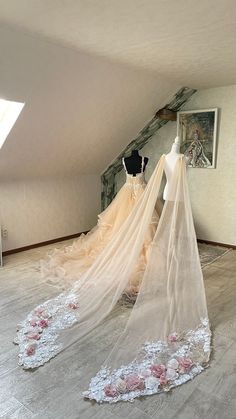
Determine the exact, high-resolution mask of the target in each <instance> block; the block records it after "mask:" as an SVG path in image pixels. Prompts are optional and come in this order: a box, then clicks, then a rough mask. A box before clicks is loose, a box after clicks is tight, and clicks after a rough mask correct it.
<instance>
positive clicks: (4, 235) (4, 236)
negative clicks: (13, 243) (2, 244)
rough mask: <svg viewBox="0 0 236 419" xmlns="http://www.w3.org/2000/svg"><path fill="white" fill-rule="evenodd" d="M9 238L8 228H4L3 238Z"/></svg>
mask: <svg viewBox="0 0 236 419" xmlns="http://www.w3.org/2000/svg"><path fill="white" fill-rule="evenodd" d="M7 237H8V231H7V228H6V227H3V228H2V238H3V239H7Z"/></svg>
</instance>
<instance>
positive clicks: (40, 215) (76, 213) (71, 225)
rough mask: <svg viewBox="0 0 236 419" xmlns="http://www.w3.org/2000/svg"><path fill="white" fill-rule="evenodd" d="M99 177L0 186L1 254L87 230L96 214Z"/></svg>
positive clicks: (28, 181)
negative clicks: (3, 237)
mask: <svg viewBox="0 0 236 419" xmlns="http://www.w3.org/2000/svg"><path fill="white" fill-rule="evenodd" d="M100 190H101V188H100V176H98V175H80V176H77V177H73V178H57V179H56V178H51V179H49V178H48V179H45V178H43V179H32V180H26V181H24V180H21V181H8V182H7V181H6V182H2V183H0V202H1V205H0V224H2V225H3V226H4V227H5V228H7V230H8V238H7V239H6V240H3V250H9V249H16V248H18V247H23V246H27V245H30V244H34V243H39V242H42V241H47V240H51V239H55V238H58V237H64V236H67V235H70V234H75V233H79V232H82V231H86V230H89V229H90V228H91V227H92V226H93V225H94V224H95V223H96V218H97V214H98V213H99V212H100Z"/></svg>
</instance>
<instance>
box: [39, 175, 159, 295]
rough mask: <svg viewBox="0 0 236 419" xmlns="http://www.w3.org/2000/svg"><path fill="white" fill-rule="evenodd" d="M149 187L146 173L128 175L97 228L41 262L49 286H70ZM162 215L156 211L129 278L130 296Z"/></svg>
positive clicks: (133, 291)
mask: <svg viewBox="0 0 236 419" xmlns="http://www.w3.org/2000/svg"><path fill="white" fill-rule="evenodd" d="M145 187H146V181H145V177H144V173H143V172H142V173H139V174H137V175H136V176H132V175H129V174H128V173H127V172H126V182H125V184H124V185H123V187H122V188H121V189H120V191H119V192H118V193H117V195H116V197H115V198H114V200H113V201H112V203H111V204H110V205H109V206H108V207H107V208H106V209H105V210H104V211H103V212H102V213H101V214H99V215H98V223H97V225H96V226H95V227H94V228H93V229H92V230H90V232H89V233H87V234H86V235H85V234H82V235H81V236H80V237H79V238H78V239H76V240H75V241H74V242H73V244H72V245H70V246H66V247H64V248H60V249H54V250H53V251H52V252H51V253H50V254H49V255H48V256H47V258H46V259H44V260H41V263H40V265H41V275H42V278H43V279H46V281H47V282H48V283H50V284H53V285H56V286H59V287H60V288H61V289H67V288H69V287H71V286H72V285H73V284H74V283H75V282H76V281H78V279H79V278H80V277H81V275H82V274H83V273H85V272H86V271H87V270H88V268H89V267H90V266H91V265H92V264H93V263H94V262H95V260H96V259H97V257H98V256H99V254H100V253H101V252H102V250H103V249H104V248H105V247H106V246H108V245H109V243H110V242H111V240H112V238H113V236H114V235H115V234H116V233H117V232H118V231H119V229H120V227H121V226H122V225H123V223H124V221H125V220H126V219H127V217H128V216H129V214H130V213H131V212H132V210H133V208H134V206H135V205H136V203H137V202H138V200H139V198H140V197H141V196H142V194H143V191H144V189H145ZM158 220H159V216H158V214H157V212H156V211H154V212H153V217H152V220H151V223H150V225H149V228H148V229H147V232H146V236H145V240H144V243H143V247H142V249H141V252H140V256H139V258H138V261H137V263H136V265H135V267H134V269H133V272H132V273H131V275H130V279H129V284H128V286H127V293H128V294H136V293H137V291H138V287H139V284H140V282H141V280H142V277H143V273H144V271H145V267H146V263H147V258H148V251H149V246H150V243H151V241H152V239H153V237H154V234H155V231H156V226H157V224H158Z"/></svg>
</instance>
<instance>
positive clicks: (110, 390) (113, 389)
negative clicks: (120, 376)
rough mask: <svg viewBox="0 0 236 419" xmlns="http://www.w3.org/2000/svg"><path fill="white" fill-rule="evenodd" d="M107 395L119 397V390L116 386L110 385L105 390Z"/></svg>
mask: <svg viewBox="0 0 236 419" xmlns="http://www.w3.org/2000/svg"><path fill="white" fill-rule="evenodd" d="M104 392H105V395H106V396H107V397H115V396H118V390H117V388H116V386H115V385H114V384H109V385H107V386H106V387H105V388H104Z"/></svg>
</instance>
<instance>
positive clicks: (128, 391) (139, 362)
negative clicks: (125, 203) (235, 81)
mask: <svg viewBox="0 0 236 419" xmlns="http://www.w3.org/2000/svg"><path fill="white" fill-rule="evenodd" d="M164 165H165V156H164V155H163V156H162V157H161V159H160V160H159V162H158V164H157V166H156V168H155V170H154V172H153V174H152V176H151V178H150V180H149V182H148V184H147V186H146V188H145V191H144V192H143V194H142V196H141V197H140V199H139V200H138V202H137V203H136V205H135V206H134V208H133V210H132V211H131V213H130V214H129V215H128V217H127V219H126V220H125V221H124V223H123V225H122V226H121V227H120V229H119V231H117V232H116V234H114V236H113V238H112V240H111V241H110V242H109V244H108V245H107V246H106V247H105V248H104V249H103V251H102V252H101V253H100V254H99V256H98V257H97V259H96V260H95V262H94V263H93V264H92V265H91V267H90V268H89V269H88V270H87V271H86V272H85V273H84V274H83V275H82V276H81V277H80V280H79V281H77V282H76V283H75V284H74V285H73V287H72V288H71V289H70V290H68V291H67V292H64V293H62V294H60V295H59V296H58V297H56V298H53V299H50V300H48V301H46V302H44V303H42V304H40V305H39V306H38V307H36V308H35V309H34V310H33V311H31V312H30V313H29V315H28V316H27V318H26V319H25V320H24V321H23V322H22V323H21V324H20V325H19V330H18V334H17V338H16V340H15V343H17V344H18V345H19V364H20V365H22V366H23V368H25V369H29V368H35V367H39V366H40V365H43V364H44V363H45V362H47V361H49V360H50V359H51V358H53V357H54V356H56V355H57V354H58V353H59V352H61V351H62V350H65V349H66V348H67V347H69V346H70V345H72V344H73V345H76V344H77V343H78V342H80V339H81V338H82V337H83V336H85V335H87V334H88V333H89V332H90V331H91V330H92V329H94V328H95V327H96V326H97V325H98V324H100V323H101V322H102V320H103V319H104V318H106V317H107V316H108V314H109V313H110V312H111V311H112V309H113V308H114V307H115V305H116V303H117V302H118V300H119V299H120V297H121V295H122V294H123V293H124V290H125V289H126V288H127V285H128V283H129V278H130V274H131V273H132V271H133V269H134V266H135V265H136V263H137V261H138V259H139V255H140V252H141V249H142V247H143V243H144V237H145V234H146V232H147V230H148V228H149V226H150V222H151V219H152V216H153V211H154V208H155V204H156V200H157V197H158V193H159V191H160V185H161V180H162V176H163V171H164ZM170 196H171V197H172V198H171V199H173V200H167V201H165V204H164V207H163V210H162V213H161V217H160V219H159V222H158V226H157V229H156V232H155V236H154V238H153V240H152V243H151V245H150V255H149V258H148V260H147V265H146V269H145V272H144V275H143V279H142V282H141V285H140V288H139V292H138V296H137V299H136V301H135V304H134V306H133V308H132V310H131V311H129V312H128V314H129V318H128V321H127V324H126V326H125V329H124V331H123V333H121V334H120V336H119V338H118V340H117V342H116V343H115V345H114V347H113V349H112V351H111V352H110V354H109V356H108V358H107V359H106V360H105V362H104V365H103V366H102V367H100V365H97V366H96V367H97V371H98V372H97V374H96V375H95V376H94V377H92V379H91V382H90V385H89V389H88V390H87V391H85V392H84V393H83V396H84V397H86V398H89V399H92V400H96V401H97V402H99V403H101V402H109V403H115V402H117V401H121V400H122V401H132V400H133V399H134V398H136V397H140V396H147V395H151V394H155V393H160V392H163V391H169V390H170V389H171V388H173V387H176V386H178V385H181V384H183V383H185V382H186V381H188V380H191V379H192V378H194V377H195V376H196V375H197V374H199V373H200V372H201V371H203V370H204V368H205V367H206V366H208V361H209V357H210V343H211V332H210V327H209V321H208V314H207V307H206V298H205V290H204V284H203V277H202V271H201V266H200V261H199V254H198V249H197V242H196V235H195V230H194V225H193V220H192V213H191V206H190V201H189V196H188V188H187V181H186V165H185V161H184V158H183V156H182V155H181V156H180V158H179V159H178V161H177V162H176V166H175V170H174V173H173V176H172V180H171V185H170ZM94 363H96V360H95V359H94ZM80 380H81V378H80Z"/></svg>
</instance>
